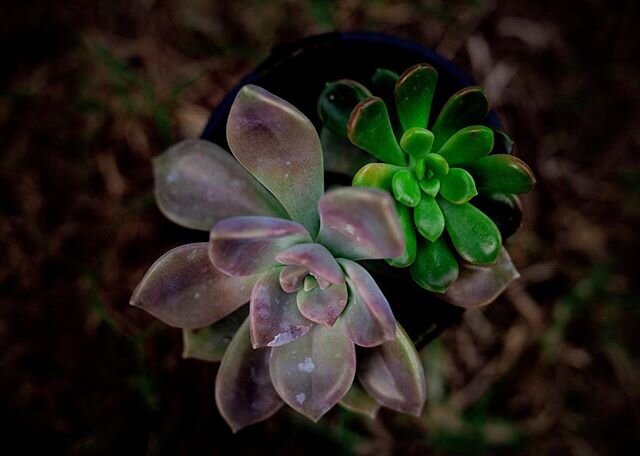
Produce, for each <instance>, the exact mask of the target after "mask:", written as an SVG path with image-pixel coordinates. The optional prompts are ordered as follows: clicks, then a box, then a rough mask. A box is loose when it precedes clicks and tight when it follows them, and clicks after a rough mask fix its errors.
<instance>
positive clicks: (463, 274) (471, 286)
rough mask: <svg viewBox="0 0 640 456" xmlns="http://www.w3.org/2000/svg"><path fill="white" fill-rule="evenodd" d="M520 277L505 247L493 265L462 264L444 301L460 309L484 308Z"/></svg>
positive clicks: (444, 296) (443, 297)
mask: <svg viewBox="0 0 640 456" xmlns="http://www.w3.org/2000/svg"><path fill="white" fill-rule="evenodd" d="M518 277H520V274H518V270H517V269H516V267H515V266H514V264H513V262H512V261H511V257H510V256H509V254H508V253H507V250H506V249H505V248H504V247H503V248H502V249H501V250H500V254H499V255H498V259H497V260H496V262H495V263H493V264H490V265H486V266H478V265H474V264H469V263H460V275H459V277H458V279H457V280H456V281H455V282H453V284H452V285H451V286H450V287H449V289H448V290H447V292H446V293H445V294H444V295H443V296H442V299H444V300H445V301H447V302H449V303H451V304H454V305H456V306H460V307H466V308H469V307H480V306H484V305H486V304H489V303H491V302H492V301H493V300H494V299H496V298H497V297H498V295H500V293H502V292H503V291H504V290H505V289H506V288H507V286H508V285H509V284H510V283H511V282H513V281H514V280H516V279H517V278H518Z"/></svg>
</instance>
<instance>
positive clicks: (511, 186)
mask: <svg viewBox="0 0 640 456" xmlns="http://www.w3.org/2000/svg"><path fill="white" fill-rule="evenodd" d="M464 166H465V168H467V169H468V170H469V172H470V173H471V174H472V175H473V178H474V179H475V180H476V183H477V185H478V188H479V189H481V190H482V191H483V192H486V193H490V192H503V193H527V192H529V191H531V189H532V188H533V186H534V185H535V183H536V178H535V177H534V176H533V172H532V171H531V168H529V166H527V164H526V163H525V162H523V161H522V160H520V159H519V158H518V157H514V156H513V155H506V154H496V155H489V156H487V157H483V158H481V159H479V160H476V161H474V162H471V163H467V164H465V165H464Z"/></svg>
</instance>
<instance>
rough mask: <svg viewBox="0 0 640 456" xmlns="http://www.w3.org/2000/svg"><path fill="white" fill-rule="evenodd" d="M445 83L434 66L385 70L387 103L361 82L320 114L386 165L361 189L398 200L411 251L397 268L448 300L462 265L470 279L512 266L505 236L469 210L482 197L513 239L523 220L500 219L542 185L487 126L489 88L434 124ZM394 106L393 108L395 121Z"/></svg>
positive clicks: (336, 86)
mask: <svg viewBox="0 0 640 456" xmlns="http://www.w3.org/2000/svg"><path fill="white" fill-rule="evenodd" d="M437 78H438V74H437V72H436V70H435V69H434V68H433V67H431V66H430V65H427V64H420V65H416V66H413V67H411V68H409V69H408V70H406V71H405V72H404V73H403V74H402V75H401V76H398V75H396V74H394V73H393V72H391V71H389V70H379V71H378V72H376V74H375V75H374V78H373V84H374V86H376V87H377V88H378V90H379V91H380V92H381V93H382V95H383V97H384V98H385V99H386V100H385V99H383V98H379V97H375V96H373V95H371V93H370V92H369V91H368V90H367V89H366V88H365V87H364V86H362V85H361V84H359V83H357V82H355V81H349V80H340V81H336V82H334V83H331V84H328V85H327V87H326V88H325V91H324V92H323V94H322V95H321V96H320V99H319V103H318V108H319V114H320V117H321V118H322V120H323V121H324V124H325V126H326V127H327V129H329V130H331V131H332V132H333V134H334V135H336V136H338V137H340V136H346V137H348V139H349V140H350V141H351V143H352V144H354V145H355V146H357V147H358V148H360V149H362V150H365V151H366V152H368V153H369V154H371V155H372V156H373V157H375V158H376V159H378V160H380V162H378V163H367V164H364V166H362V167H361V168H360V169H359V170H358V171H357V172H356V173H355V175H354V176H353V185H354V186H361V187H374V188H380V189H384V190H385V191H387V192H389V193H391V194H392V195H393V196H394V198H395V200H396V208H397V211H398V215H399V217H400V222H401V224H402V227H403V229H404V232H405V237H406V249H405V251H404V252H403V254H402V255H400V256H398V257H395V258H391V259H388V260H387V261H388V262H389V264H391V265H392V266H395V267H401V268H402V267H409V268H410V272H411V275H412V277H413V279H414V281H415V282H416V283H418V284H419V285H420V286H422V287H423V288H425V289H427V290H429V291H432V292H436V293H445V292H447V290H448V289H449V288H450V287H451V285H452V284H453V283H454V282H455V281H456V280H457V279H458V277H459V275H460V263H461V262H462V264H463V267H464V268H467V269H468V268H469V265H494V264H497V265H498V266H497V267H496V268H497V269H500V265H501V264H503V262H504V259H501V261H498V262H497V260H498V257H499V255H501V252H502V251H503V249H502V235H501V232H500V229H499V228H498V226H496V223H495V222H494V221H493V220H492V219H491V217H489V216H488V215H486V214H485V213H484V212H483V211H481V210H480V209H478V208H477V207H476V206H474V204H472V202H471V200H472V199H473V198H474V197H476V196H478V195H480V198H479V204H478V205H479V206H481V207H483V208H486V210H487V212H489V214H490V215H494V217H496V219H498V220H499V221H500V222H501V225H502V226H503V227H505V226H506V227H507V228H506V230H505V229H503V231H507V235H509V234H511V233H512V231H513V229H514V227H513V225H514V224H515V225H516V226H517V224H519V222H520V219H519V218H518V217H515V218H514V217H511V218H509V217H507V218H505V217H502V218H501V217H500V214H501V213H502V214H504V213H505V212H504V211H503V212H500V209H501V208H507V209H512V208H515V209H516V213H519V206H518V202H517V199H516V198H515V196H514V194H517V193H525V192H528V191H530V190H531V189H532V187H533V185H534V183H535V179H534V177H533V174H532V173H531V170H530V169H529V167H528V166H527V165H526V164H525V163H524V162H523V161H522V160H520V159H518V158H516V157H514V156H513V155H510V153H509V152H510V148H511V145H512V142H511V140H510V139H509V137H508V136H507V135H506V134H504V133H502V132H499V131H494V130H492V129H491V128H489V127H486V126H484V125H481V122H482V121H483V120H484V118H485V117H486V115H487V113H488V109H489V107H488V101H487V98H486V96H485V94H484V92H483V91H482V89H481V88H479V87H468V88H465V89H462V90H460V91H458V92H457V93H455V94H454V95H452V96H451V98H450V99H449V100H448V101H447V102H446V103H445V105H444V106H443V108H442V110H441V111H440V113H439V114H438V116H437V117H436V119H435V120H434V121H433V122H431V123H430V122H429V117H430V111H431V105H432V100H433V96H434V93H435V88H436V82H437ZM387 104H390V105H392V106H394V107H395V110H394V111H392V113H391V114H392V115H390V112H389V110H388V109H387ZM347 113H348V116H347ZM345 118H347V119H348V120H347V122H346V123H345V122H344V119H345ZM427 127H428V128H427ZM496 137H497V141H496ZM334 142H336V141H335V139H334ZM496 142H498V146H499V147H495V146H496V144H495V143H496ZM495 151H501V152H505V153H495ZM492 152H494V153H492ZM343 168H345V169H346V167H343ZM496 209H498V210H496ZM511 212H512V213H513V212H514V211H511ZM506 213H509V211H506ZM445 233H446V237H445ZM417 234H418V235H419V236H418V235H417ZM502 255H503V256H504V255H505V254H504V253H503V254H502ZM459 259H460V260H461V261H460V260H459Z"/></svg>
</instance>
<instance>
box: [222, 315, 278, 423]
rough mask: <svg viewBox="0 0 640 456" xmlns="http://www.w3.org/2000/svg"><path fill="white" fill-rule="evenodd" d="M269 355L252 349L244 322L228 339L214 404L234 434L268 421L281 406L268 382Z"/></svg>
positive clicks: (247, 323)
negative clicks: (229, 341)
mask: <svg viewBox="0 0 640 456" xmlns="http://www.w3.org/2000/svg"><path fill="white" fill-rule="evenodd" d="M270 356H271V349H270V348H258V349H254V348H253V347H252V346H251V341H250V339H249V320H248V319H246V320H245V321H244V323H243V324H242V326H240V329H238V332H237V333H236V335H235V336H234V337H233V339H232V340H231V343H230V344H229V347H228V348H227V352H226V353H225V356H224V358H223V359H222V363H221V364H220V369H219V370H218V375H217V377H216V404H217V405H218V410H220V414H221V415H222V417H223V418H224V419H225V421H226V422H227V424H228V425H229V426H230V427H231V430H232V431H233V432H237V431H239V430H240V429H242V428H243V427H245V426H248V425H250V424H254V423H257V422H259V421H262V420H265V419H267V418H269V417H270V416H271V415H273V414H274V413H275V412H277V411H278V409H279V408H280V407H281V406H282V405H283V402H282V399H280V396H278V393H277V392H276V390H275V389H274V387H273V385H272V383H271V375H270V372H269V359H270Z"/></svg>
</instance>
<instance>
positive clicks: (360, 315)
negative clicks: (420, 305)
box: [338, 258, 396, 347]
mask: <svg viewBox="0 0 640 456" xmlns="http://www.w3.org/2000/svg"><path fill="white" fill-rule="evenodd" d="M338 262H339V263H340V266H342V267H343V269H344V271H345V273H346V274H347V284H348V285H349V291H350V293H349V303H348V304H347V308H346V309H345V310H344V312H343V313H342V317H341V318H340V320H341V321H342V322H343V324H344V329H345V332H346V333H347V336H349V338H350V339H351V340H352V341H353V342H354V343H355V344H357V345H360V346H361V347H375V346H376V345H380V344H382V343H384V342H387V341H390V340H393V339H394V338H395V337H396V320H395V318H394V317H393V312H392V311H391V307H390V306H389V302H388V301H387V298H385V296H384V294H383V293H382V291H381V290H380V288H379V287H378V284H377V283H376V281H375V280H374V279H373V277H371V274H369V272H368V271H367V270H366V269H365V268H363V267H362V266H360V265H359V264H358V263H356V262H354V261H351V260H346V259H343V258H341V259H339V260H338Z"/></svg>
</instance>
